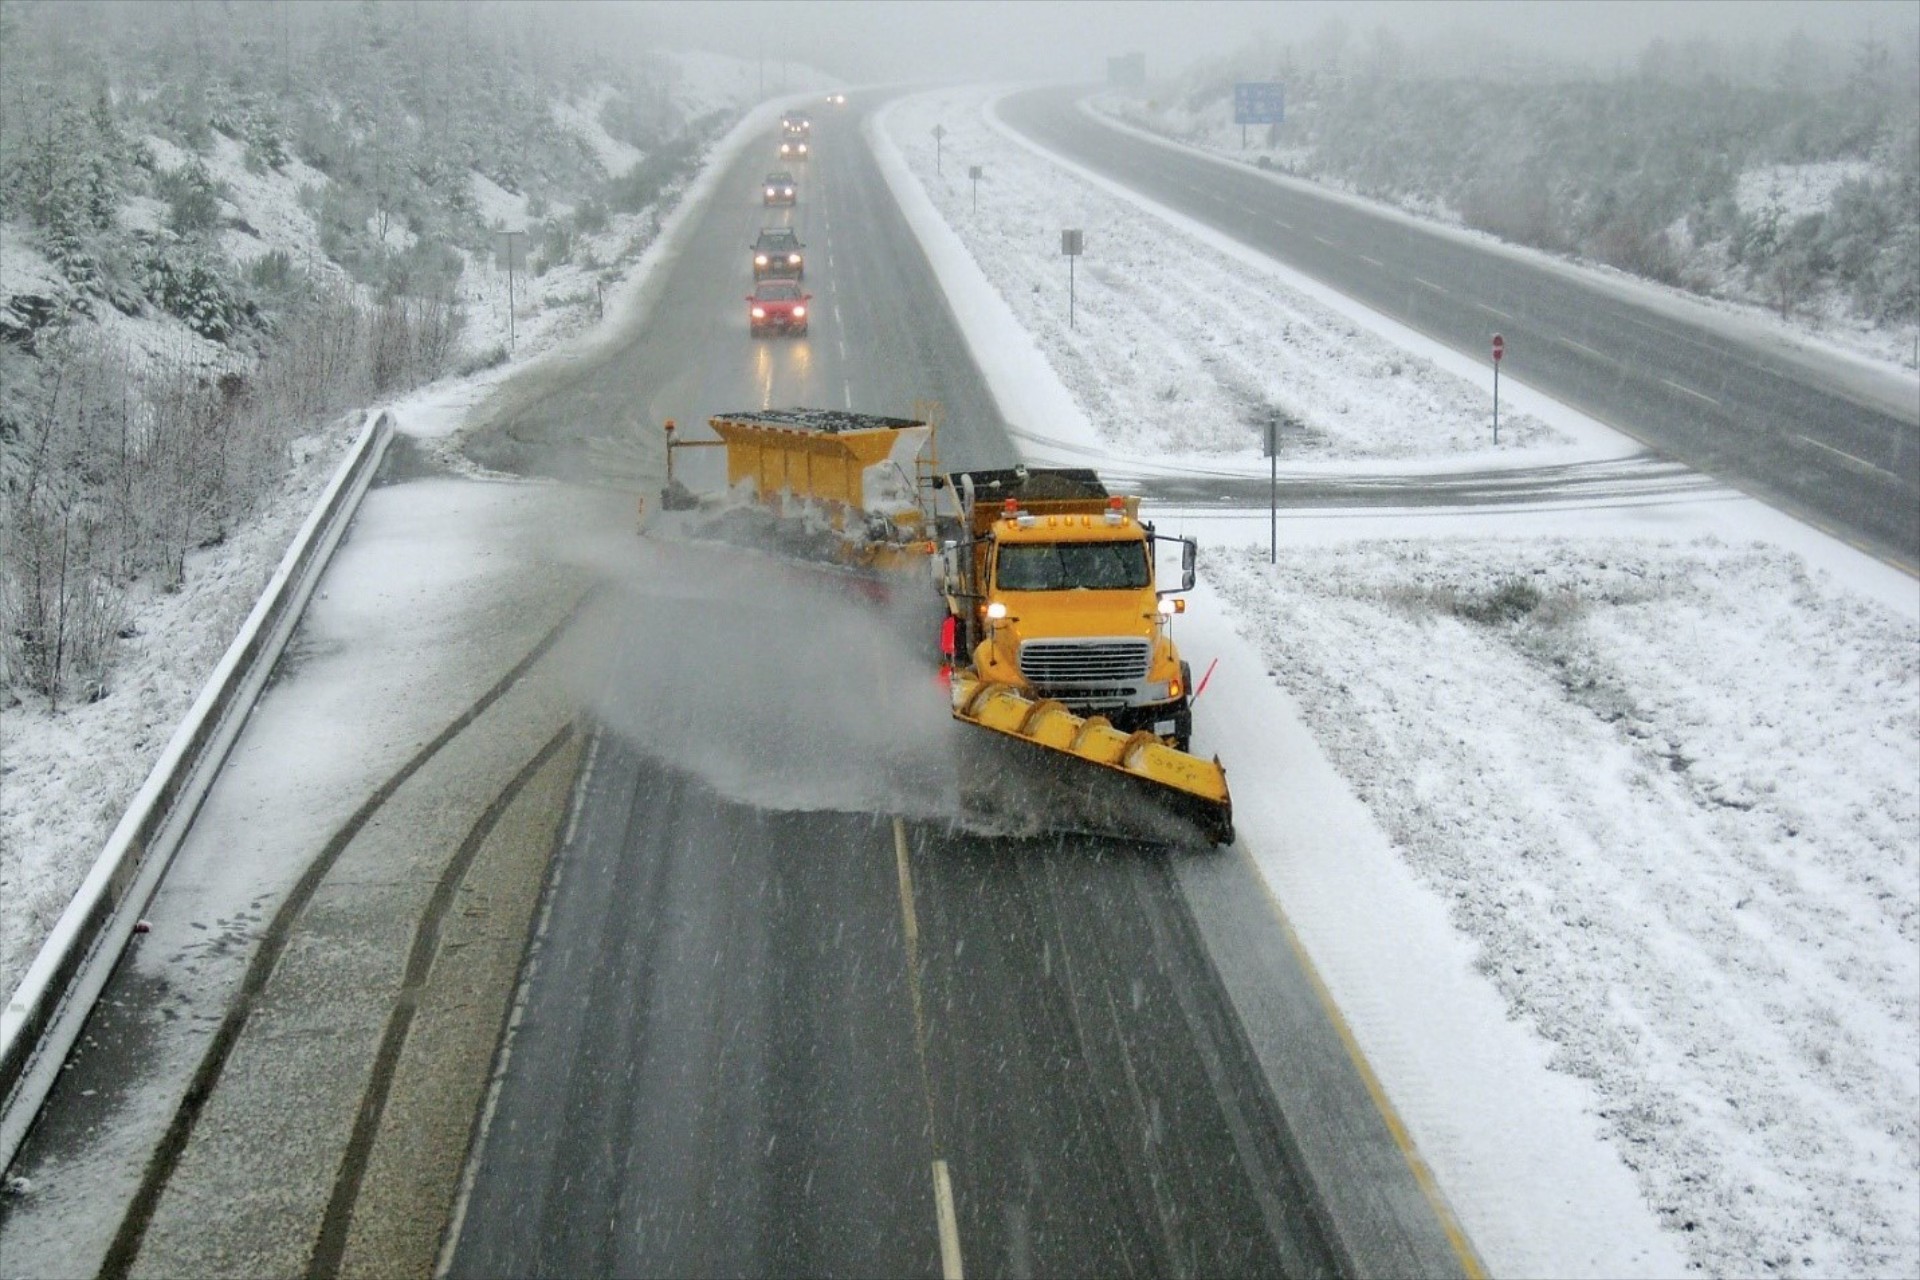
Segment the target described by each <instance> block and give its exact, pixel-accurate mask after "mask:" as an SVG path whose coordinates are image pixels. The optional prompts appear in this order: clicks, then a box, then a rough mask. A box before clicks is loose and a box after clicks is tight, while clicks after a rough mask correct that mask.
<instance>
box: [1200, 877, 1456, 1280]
mask: <svg viewBox="0 0 1920 1280" xmlns="http://www.w3.org/2000/svg"><path fill="white" fill-rule="evenodd" d="M1233 847H1234V849H1235V850H1236V851H1237V852H1238V853H1239V854H1240V856H1241V857H1242V858H1245V859H1246V860H1247V865H1248V867H1249V869H1251V870H1252V872H1253V876H1254V879H1255V880H1257V881H1258V882H1259V884H1260V887H1261V889H1262V890H1263V891H1265V893H1266V895H1267V906H1268V907H1269V908H1271V909H1272V911H1273V918H1274V921H1275V922H1276V923H1277V924H1279V926H1280V932H1281V934H1282V935H1284V936H1285V938H1286V940H1287V946H1288V947H1289V948H1290V949H1291V950H1292V951H1293V958H1294V960H1295V961H1296V962H1297V963H1298V964H1299V966H1300V971H1301V972H1302V973H1304V974H1305V975H1306V978H1307V984H1308V985H1309V986H1311V987H1312V988H1313V994H1314V995H1315V996H1317V997H1318V998H1319V1001H1320V1007H1321V1009H1322V1010H1323V1011H1325V1013H1326V1015H1327V1020H1328V1021H1329V1022H1331V1023H1332V1024H1333V1031H1334V1034H1335V1035H1336V1036H1338V1037H1339V1038H1340V1043H1341V1045H1342V1046H1343V1047H1344V1048H1345V1049H1346V1051H1347V1059H1348V1060H1349V1061H1350V1062H1352V1063H1353V1069H1354V1070H1355V1071H1356V1072H1358V1073H1359V1075H1360V1082H1361V1084H1363V1085H1365V1086H1366V1090H1367V1096H1368V1097H1369V1098H1371V1099H1373V1106H1374V1110H1376V1111H1378V1112H1379V1113H1380V1119H1381V1121H1382V1122H1383V1123H1385V1125H1386V1126H1387V1133H1388V1134H1389V1135H1391V1137H1392V1138H1393V1142H1394V1145H1395V1146H1397V1147H1399V1148H1400V1155H1401V1157H1402V1158H1404V1159H1405V1160H1406V1162H1407V1168H1408V1169H1409V1170H1410V1171H1411V1172H1412V1174H1413V1181H1414V1184H1415V1185H1416V1186H1418V1187H1419V1188H1420V1194H1421V1195H1423V1196H1424V1197H1426V1201H1427V1207H1428V1208H1430V1209H1432V1210H1433V1214H1434V1217H1435V1218H1437V1219H1439V1222H1440V1231H1441V1233H1442V1234H1443V1235H1445V1236H1446V1237H1447V1243H1448V1244H1449V1245H1450V1246H1452V1248H1453V1256H1454V1258H1455V1259H1456V1260H1457V1261H1458V1262H1459V1263H1460V1270H1461V1272H1462V1273H1463V1274H1464V1275H1466V1276H1467V1278H1468V1280H1487V1269H1486V1267H1485V1266H1484V1265H1482V1264H1481V1262H1480V1255H1479V1254H1478V1253H1476V1252H1475V1251H1474V1248H1473V1242H1472V1241H1471V1240H1469V1239H1467V1233H1466V1231H1465V1230H1464V1229H1463V1228H1462V1227H1461V1226H1460V1223H1459V1220H1458V1219H1456V1218H1455V1217H1454V1216H1453V1209H1452V1207H1451V1206H1450V1205H1448V1203H1447V1199H1446V1196H1445V1194H1444V1193H1442V1192H1441V1190H1440V1184H1439V1182H1438V1181H1437V1180H1436V1179H1435V1178H1434V1176H1433V1170H1431V1169H1429V1168H1428V1167H1427V1162H1426V1160H1425V1159H1424V1158H1422V1156H1421V1155H1420V1149H1419V1148H1418V1147H1416V1146H1415V1145H1414V1142H1413V1135H1412V1134H1411V1133H1409V1132H1408V1131H1407V1125H1406V1121H1404V1120H1402V1119H1401V1118H1400V1113H1399V1112H1398V1111H1396V1110H1394V1106H1393V1100H1392V1099H1390V1098H1388V1097H1387V1090H1386V1087H1385V1086H1384V1085H1382V1084H1381V1083H1380V1077H1378V1076H1376V1075H1374V1074H1373V1066H1372V1064H1371V1063H1369V1062H1368V1061H1367V1055H1366V1054H1365V1053H1364V1052H1363V1051H1362V1050H1361V1048H1360V1041H1359V1039H1358V1037H1356V1036H1355V1035H1354V1034H1353V1028H1352V1027H1350V1026H1348V1025H1347V1019H1346V1015H1345V1014H1343V1013H1341V1012H1340V1006H1339V1005H1337V1004H1335V1003H1334V1002H1333V993H1332V992H1331V991H1328V990H1327V984H1326V982H1325V980H1323V979H1322V978H1321V977H1320V970H1318V969H1316V968H1315V967H1314V964H1313V958H1312V957H1311V956H1309V955H1308V954H1307V948H1306V946H1305V945H1304V944H1303V943H1302V942H1301V941H1300V936H1299V935H1298V934H1296V933H1295V932H1294V931H1293V922H1292V921H1291V920H1289V919H1287V913H1286V910H1285V909H1284V908H1283V907H1281V905H1280V899H1279V898H1277V897H1275V896H1274V892H1273V886H1272V885H1270V884H1268V883H1267V877H1266V873H1265V872H1263V871H1261V869H1260V864H1259V863H1258V862H1255V861H1254V857H1253V854H1252V853H1251V852H1249V851H1248V849H1247V848H1246V846H1245V845H1242V844H1240V843H1239V842H1238V841H1235V842H1234V846H1233Z"/></svg>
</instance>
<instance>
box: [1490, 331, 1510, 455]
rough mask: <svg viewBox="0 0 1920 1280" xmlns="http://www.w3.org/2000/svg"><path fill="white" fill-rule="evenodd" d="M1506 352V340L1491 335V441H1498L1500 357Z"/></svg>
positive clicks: (1496, 442) (1497, 442) (1496, 335)
mask: <svg viewBox="0 0 1920 1280" xmlns="http://www.w3.org/2000/svg"><path fill="white" fill-rule="evenodd" d="M1506 354H1507V340H1506V339H1505V338H1503V337H1501V336H1500V335H1499V334H1497V333H1496V334H1494V335H1493V442H1494V443H1495V444H1499V443H1500V357H1501V356H1504V355H1506Z"/></svg>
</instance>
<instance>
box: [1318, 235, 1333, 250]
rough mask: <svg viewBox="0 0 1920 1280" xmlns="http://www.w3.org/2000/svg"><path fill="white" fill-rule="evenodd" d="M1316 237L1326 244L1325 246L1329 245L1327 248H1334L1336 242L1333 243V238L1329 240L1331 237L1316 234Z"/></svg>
mask: <svg viewBox="0 0 1920 1280" xmlns="http://www.w3.org/2000/svg"><path fill="white" fill-rule="evenodd" d="M1314 239H1315V240H1316V241H1318V242H1319V243H1321V244H1323V245H1325V246H1327V248H1329V249H1331V248H1333V247H1334V243H1333V241H1331V240H1329V239H1327V238H1326V237H1325V236H1315V237H1314Z"/></svg>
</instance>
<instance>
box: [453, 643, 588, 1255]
mask: <svg viewBox="0 0 1920 1280" xmlns="http://www.w3.org/2000/svg"><path fill="white" fill-rule="evenodd" d="M613 680H614V677H613V674H612V673H611V672H610V673H609V674H608V676H607V678H606V682H605V687H604V688H603V690H602V692H601V696H602V697H603V698H605V697H608V696H610V695H611V693H612V691H613ZM603 705H604V704H603ZM600 734H601V731H600V730H599V729H595V730H594V732H593V737H592V738H591V739H590V740H589V741H588V743H587V754H586V759H585V761H584V763H582V764H581V766H580V777H579V779H578V780H577V781H576V782H575V783H574V785H573V803H572V804H571V805H570V806H568V812H567V829H566V833H565V834H563V835H562V836H561V837H560V846H559V848H558V849H556V850H555V851H554V854H553V870H552V872H551V873H550V875H549V877H548V880H547V883H546V885H545V886H544V887H543V888H542V889H541V891H540V895H541V902H540V915H539V918H538V920H537V921H536V923H535V924H534V927H533V939H532V941H531V942H529V943H528V945H527V958H526V961H525V963H524V965H523V966H522V967H521V971H520V981H519V982H518V983H517V984H516V985H515V987H514V991H513V1005H512V1008H511V1009H510V1010H509V1012H508V1013H507V1026H506V1030H505V1032H504V1033H503V1034H502V1035H501V1037H500V1052H499V1056H498V1058H497V1059H496V1060H495V1062H494V1064H493V1071H492V1074H491V1075H490V1076H489V1077H488V1078H487V1096H486V1102H485V1103H484V1104H483V1105H482V1106H481V1108H480V1123H479V1125H478V1127H477V1128H476V1129H475V1130H474V1134H473V1141H472V1144H471V1145H470V1146H469V1147H468V1149H467V1159H466V1163H465V1165H464V1166H462V1168H461V1170H460V1185H459V1189H458V1190H457V1191H456V1192H455V1193H454V1201H453V1215H452V1217H451V1219H450V1220H449V1221H448V1223H447V1234H446V1236H445V1237H444V1238H443V1239H442V1240H441V1241H440V1255H439V1257H438V1258H436V1259H435V1260H434V1264H433V1275H434V1277H435V1280H444V1277H445V1276H446V1275H447V1273H448V1272H449V1271H450V1270H452V1268H453V1255H454V1252H455V1251H456V1250H457V1249H458V1248H459V1247H460V1237H461V1235H462V1234H463V1233H464V1232H465V1230H466V1223H467V1209H468V1206H470V1205H471V1204H472V1203H473V1191H474V1185H475V1184H476V1183H477V1182H479V1180H480V1159H481V1156H482V1155H484V1154H485V1152H486V1149H487V1138H488V1136H489V1135H490V1134H491V1133H492V1132H493V1122H494V1118H495V1117H496V1116H497V1115H498V1114H499V1111H500V1094H501V1092H502V1091H503V1090H504V1089H505V1088H506V1084H507V1070H508V1068H509V1067H510V1066H511V1065H512V1064H513V1048H514V1042H515V1041H517V1040H518V1039H519V1038H520V1028H521V1025H522V1024H523V1023H524V1022H525V1021H526V1017H527V1003H528V999H529V997H530V996H531V995H532V993H533V979H534V975H535V974H537V973H538V972H539V971H540V960H541V956H542V953H543V952H544V951H545V950H546V944H547V932H548V930H549V928H550V927H551V925H552V924H553V904H554V903H555V901H557V900H558V899H559V897H560V881H561V878H562V877H563V876H565V875H566V871H567V864H566V860H565V858H564V857H562V856H561V855H562V854H564V853H565V852H566V851H567V850H569V849H571V848H573V842H574V838H575V837H576V836H577V835H578V834H579V832H580V814H581V812H582V811H583V810H585V808H586V807H587V794H588V792H589V790H590V789H591V788H592V786H593V779H594V770H595V767H596V766H597V765H598V764H599V762H600Z"/></svg>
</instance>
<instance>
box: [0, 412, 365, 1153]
mask: <svg viewBox="0 0 1920 1280" xmlns="http://www.w3.org/2000/svg"><path fill="white" fill-rule="evenodd" d="M392 438H393V417H392V415H391V414H389V413H386V412H385V411H378V412H375V413H371V414H369V415H368V416H367V420H366V424H365V426H364V427H363V428H362V430H361V433H360V437H359V439H358V440H356V441H355V442H354V445H353V450H352V452H351V453H350V454H348V456H347V458H346V460H345V461H343V462H342V463H341V464H340V467H339V469H338V470H337V471H336V472H335V473H334V476H333V480H332V481H331V482H330V483H329V484H328V485H327V489H326V492H325V493H323V494H322V495H321V497H320V501H319V502H318V503H317V504H315V506H314V509H313V512H312V514H310V515H309V516H308V517H307V520H306V523H305V524H303V525H302V526H301V527H300V531H299V533H297V534H296V535H294V539H293V542H292V544H291V545H290V546H289V547H288V548H287V552H286V554H285V555H284V556H283V557H281V560H280V567H279V568H278V569H276V570H275V571H274V575H273V577H272V578H271V579H270V580H269V581H268V583H267V586H266V589H265V590H264V591H263V592H262V593H261V595H260V600H259V602H258V603H257V604H255V605H254V608H253V612H252V613H251V614H249V615H248V616H247V620H246V622H245V624H244V625H242V627H241V628H240V633H239V635H237V636H236V637H235V638H234V641H233V643H232V644H231V645H229V646H228V648H227V652H226V653H225V655H224V656H222V658H221V659H220V665H219V666H217V667H216V668H214V672H213V675H212V676H211V677H209V679H208V680H207V683H206V687H205V688H203V689H202V690H201V691H200V696H199V698H197V699H196V700H195V701H194V704H193V706H192V708H191V709H189V710H188V712H187V714H186V717H185V718H184V719H183V720H182V721H181V723H180V727H179V728H178V729H177V730H176V731H175V732H174V735H173V738H172V739H171V740H170V741H169V742H168V743H167V747H166V750H165V751H164V752H162V753H161V756H160V760H159V762H158V763H157V764H155V765H154V767H153V771H152V772H151V773H150V774H148V775H147V780H146V783H145V784H144V785H143V786H142V787H141V788H140V791H139V793H138V794H137V795H135V796H134V798H133V802H132V803H131V804H130V805H129V806H128V807H127V811H126V814H125V815H124V816H123V817H122V818H121V819H120V824H119V826H117V827H115V828H114V831H113V834H112V835H111V836H110V837H109V838H108V840H107V844H106V847H105V848H104V849H103V850H102V851H101V853H100V856H99V858H97V859H96V860H95V861H94V864H93V869H92V870H91V871H89V872H88V873H87V878H86V879H85V880H84V881H82V882H81V885H80V888H79V891H78V892H76V893H75V894H74V897H73V900H72V901H71V902H70V903H68V904H67V909H66V911H65V912H63V913H62V914H61V916H60V919H59V920H58V921H57V922H56V923H55V925H54V927H53V932H52V933H50V934H49V935H48V937H47V940H46V942H45V943H44V944H42V946H41V948H40V952H39V954H38V955H36V956H35V957H34V959H33V963H32V964H31V965H29V966H28V968H27V972H26V974H25V976H24V977H22V978H21V980H20V985H19V986H18V987H17V988H16V989H15V990H14V992H13V994H12V995H11V996H10V997H9V998H8V1000H7V1004H6V1007H5V1008H4V1009H3V1010H0V1099H4V1102H3V1103H0V1169H5V1168H7V1167H8V1166H9V1165H11V1164H12V1163H13V1159H14V1156H15V1155H17V1154H18V1153H19V1150H20V1145H21V1143H22V1142H24V1141H25V1140H26V1136H27V1132H28V1130H29V1129H31V1128H32V1126H33V1121H34V1118H35V1117H36V1116H37V1115H38V1114H39V1112H40V1108H41V1106H42V1105H43V1104H44V1103H45V1102H46V1099H47V1095H48V1094H49V1093H50V1092H52V1089H53V1083H54V1081H55V1080H56V1079H57V1078H58V1076H59V1072H60V1067H61V1064H62V1063H64V1062H65V1061H66V1057H67V1054H68V1052H69V1051H70V1050H71V1049H72V1048H73V1045H74V1042H75V1041H76V1040H78V1039H79V1036H80V1031H81V1029H82V1028H83V1027H84V1026H85V1024H86V1021H87V1017H88V1015H89V1014H90V1013H91V1012H92V1010H93V1006H94V1002H95V1001H96V1000H98V999H99V997H100V993H101V991H102V990H103V989H105V987H106V984H107V979H108V977H109V976H110V975H111V974H112V972H113V967H114V965H115V964H116V963H118V961H119V959H120V956H121V954H122V953H123V952H124V951H125V950H126V946H127V941H128V939H130V938H131V937H132V936H133V931H134V926H135V924H136V923H137V921H138V920H139V917H140V913H141V912H142V911H144V910H145V909H146V906H147V903H148V902H150V901H151V900H152V898H153V894H154V891H155V889H156V888H158V886H159V883H160V880H161V878H162V877H163V876H164V875H165V874H166V871H167V867H168V866H169V865H170V864H171V863H172V861H173V857H174V854H175V853H176V852H177V851H178V850H179V848H180V845H181V842H182V841H183V839H184V838H185V836H186V833H187V831H188V830H189V829H190V828H191V827H192V825H193V820H194V817H195V815H197V814H198V813H199V811H200V805H201V803H202V801H204V800H205V799H206V795H207V792H208V791H209V790H210V789H211V788H212V786H213V780H214V778H215V776H216V775H217V774H218V773H219V771H220V766H221V765H222V764H223V763H224V762H225V760H226V757H227V753H228V752H229V751H230V750H231V749H232V747H233V744H234V742H235V740H236V739H238V738H239V736H240V730H241V728H242V727H243V726H244V725H245V724H246V720H247V716H248V714H249V713H250V712H251V711H252V709H253V704H254V702H255V700H256V699H258V698H259V696H260V693H261V691H262V690H263V689H264V688H265V687H266V683H267V678H268V677H269V676H270V675H271V674H272V672H273V667H274V664H275V663H276V662H277V661H278V660H279V658H280V654H281V652H282V651H283V650H284V649H285V648H286V645H287V641H288V640H289V639H291V638H292V636H293V631H294V628H295V627H296V626H297V625H298V624H299V621H300V615H301V614H302V612H304V611H305V609H306V605H307V600H308V598H309V597H311V596H312V594H313V589H314V586H315V584H316V583H317V582H318V581H319V579H320V574H321V572H322V571H323V570H324V569H325V568H326V566H327V563H328V561H329V560H330V559H331V558H332V556H333V552H334V549H335V548H336V547H338V546H339V544H340V540H341V538H342V537H343V536H344V535H345V533H346V529H347V525H348V524H349V523H350V522H351V521H352V519H353V516H354V514H355V512H357V511H358V510H359V507H360V500H361V499H362V498H363V497H364V496H365V495H366V492H367V489H368V487H369V486H370V485H371V484H372V482H373V477H374V474H375V472H376V471H378V469H379V466H380V460H381V458H382V457H384V456H385V454H386V449H387V444H388V442H389V441H390V440H392Z"/></svg>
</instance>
